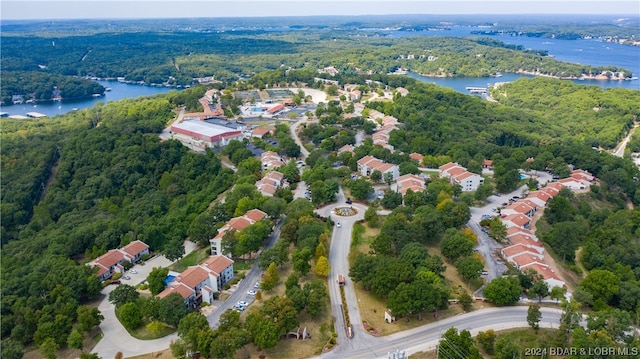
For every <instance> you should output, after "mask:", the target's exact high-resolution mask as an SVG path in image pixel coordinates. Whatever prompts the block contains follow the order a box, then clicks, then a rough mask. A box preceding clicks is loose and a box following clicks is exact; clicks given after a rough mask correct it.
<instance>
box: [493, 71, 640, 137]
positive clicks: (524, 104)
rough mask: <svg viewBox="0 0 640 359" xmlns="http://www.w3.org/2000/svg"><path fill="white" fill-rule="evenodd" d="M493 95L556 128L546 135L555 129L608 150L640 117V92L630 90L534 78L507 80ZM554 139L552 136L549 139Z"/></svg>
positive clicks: (551, 127)
mask: <svg viewBox="0 0 640 359" xmlns="http://www.w3.org/2000/svg"><path fill="white" fill-rule="evenodd" d="M491 94H492V96H493V97H494V98H495V99H496V100H498V101H499V102H500V103H502V104H505V105H509V106H511V107H516V108H522V109H528V110H531V111H532V112H533V113H535V114H536V115H537V116H540V117H541V118H543V119H544V120H545V123H546V124H547V125H548V130H550V131H552V132H548V133H546V134H541V135H543V136H549V134H550V133H554V132H555V133H557V134H558V135H557V136H558V137H562V136H564V135H569V136H572V137H574V138H577V139H579V140H581V141H584V142H585V143H587V144H589V145H591V146H595V147H604V148H607V149H610V148H613V147H615V145H616V144H617V143H618V141H620V140H621V139H622V138H624V136H626V134H627V132H628V131H629V129H631V127H633V124H634V122H635V121H638V117H639V116H640V92H638V91H632V90H626V89H615V88H610V89H603V88H601V87H599V86H581V85H576V84H574V83H572V82H568V81H559V80H554V79H545V78H534V79H519V80H517V81H514V82H510V83H505V84H503V85H501V86H499V87H497V88H494V89H493V90H492V91H491ZM553 140H554V139H553V136H549V140H547V141H545V142H548V141H553Z"/></svg>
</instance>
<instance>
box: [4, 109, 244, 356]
mask: <svg viewBox="0 0 640 359" xmlns="http://www.w3.org/2000/svg"><path fill="white" fill-rule="evenodd" d="M173 106H174V105H172V104H170V102H169V101H167V100H166V99H165V98H153V99H141V100H129V101H120V102H117V103H109V104H107V105H104V106H102V105H100V104H99V105H97V106H96V108H94V109H91V110H85V111H81V112H76V113H72V114H68V115H65V116H61V117H57V118H54V119H49V120H47V121H46V122H45V121H20V122H19V121H17V120H10V119H3V120H2V126H3V133H2V156H3V157H2V179H3V180H2V186H3V187H2V194H3V198H2V206H3V207H2V238H3V247H2V336H3V337H5V336H8V335H11V337H12V338H13V339H15V340H17V341H19V342H22V343H24V344H27V343H30V342H31V341H32V340H35V341H36V344H40V343H41V342H42V340H44V339H46V338H47V337H53V338H55V340H56V342H59V344H60V345H63V344H65V343H66V336H67V335H68V334H69V331H70V328H71V324H73V323H74V322H75V320H76V308H77V307H78V305H79V304H82V303H83V302H84V301H86V300H88V299H91V298H93V297H95V296H96V295H97V294H98V293H99V291H100V283H99V281H98V279H97V277H96V276H95V275H94V274H93V273H92V271H91V270H90V269H88V267H86V266H84V265H79V264H82V263H84V262H85V261H87V260H90V259H91V258H93V257H95V255H97V254H100V253H103V252H104V251H106V250H107V249H112V248H115V247H117V246H120V245H123V244H126V243H128V242H130V241H131V240H133V239H134V238H136V239H141V240H143V241H144V242H146V243H148V244H149V245H150V246H151V249H152V250H162V249H163V247H164V246H165V245H167V243H172V241H178V242H179V243H182V241H183V240H184V238H185V237H186V231H187V228H188V227H189V225H190V223H191V221H192V220H193V219H194V218H195V217H196V216H197V215H198V214H199V213H201V212H203V211H204V209H206V208H207V206H208V205H209V203H210V202H211V201H212V200H213V199H214V198H216V196H217V195H218V194H219V193H221V192H222V191H224V190H225V189H227V188H228V187H229V186H230V185H231V183H232V182H233V173H232V172H231V171H230V170H228V169H227V170H224V169H222V167H221V164H220V160H219V159H218V158H217V157H216V156H215V155H214V154H213V153H207V154H206V155H199V154H195V153H190V152H189V151H188V150H187V149H186V148H185V147H184V146H182V145H181V144H180V143H178V142H176V141H168V142H160V141H159V138H158V133H159V132H160V130H161V129H162V128H163V127H164V126H165V125H166V123H167V120H168V119H169V118H172V117H173V116H175V115H174V114H173V113H172V111H171V110H172V107H173ZM25 147H26V148H28V151H26V152H25V150H24V149H25ZM57 153H58V154H57ZM58 157H59V159H58ZM56 161H57V163H56ZM52 167H53V169H52ZM25 169H29V170H26V171H25ZM50 174H51V176H52V177H50ZM45 185H46V194H45V195H44V197H43V198H42V200H41V201H39V198H40V193H41V189H42V188H41V186H45ZM7 241H8V243H6V242H7ZM45 309H46V310H45ZM54 319H55V325H54V328H51V327H50V324H48V323H53V322H54Z"/></svg>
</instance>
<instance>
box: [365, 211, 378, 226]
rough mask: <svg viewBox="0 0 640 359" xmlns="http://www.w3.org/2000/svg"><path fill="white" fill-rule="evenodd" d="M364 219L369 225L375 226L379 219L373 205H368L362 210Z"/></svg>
mask: <svg viewBox="0 0 640 359" xmlns="http://www.w3.org/2000/svg"><path fill="white" fill-rule="evenodd" d="M364 220H365V221H367V224H368V225H369V227H373V228H375V227H377V226H378V222H379V221H380V219H379V217H378V213H377V209H376V207H375V206H369V208H367V210H366V211H365V212H364Z"/></svg>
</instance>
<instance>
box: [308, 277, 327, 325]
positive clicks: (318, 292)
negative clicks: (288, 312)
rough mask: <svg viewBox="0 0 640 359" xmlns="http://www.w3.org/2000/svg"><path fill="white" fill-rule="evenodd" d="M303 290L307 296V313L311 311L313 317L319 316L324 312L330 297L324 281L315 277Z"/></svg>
mask: <svg viewBox="0 0 640 359" xmlns="http://www.w3.org/2000/svg"><path fill="white" fill-rule="evenodd" d="M303 291H304V293H305V294H306V296H307V305H306V308H305V309H306V311H307V313H309V315H311V317H313V318H316V317H318V316H319V315H320V314H322V313H323V312H324V310H325V308H326V303H327V299H328V298H329V294H328V293H327V287H325V284H324V281H323V280H321V279H314V280H312V281H311V282H310V283H307V284H305V285H304V288H303Z"/></svg>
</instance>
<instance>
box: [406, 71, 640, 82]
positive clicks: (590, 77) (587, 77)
mask: <svg viewBox="0 0 640 359" xmlns="http://www.w3.org/2000/svg"><path fill="white" fill-rule="evenodd" d="M412 72H413V71H412ZM414 73H415V74H418V75H420V76H422V77H429V78H440V79H445V78H465V77H474V78H476V77H480V78H499V76H495V75H493V76H491V75H489V76H451V74H433V73H420V72H414ZM504 73H507V74H509V73H511V74H519V75H530V76H539V77H548V78H553V79H558V80H578V81H580V80H590V81H635V80H638V78H637V77H609V76H606V75H602V74H600V75H587V74H582V75H581V76H555V75H549V74H543V73H540V72H537V71H527V70H518V71H515V72H511V71H504Z"/></svg>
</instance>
